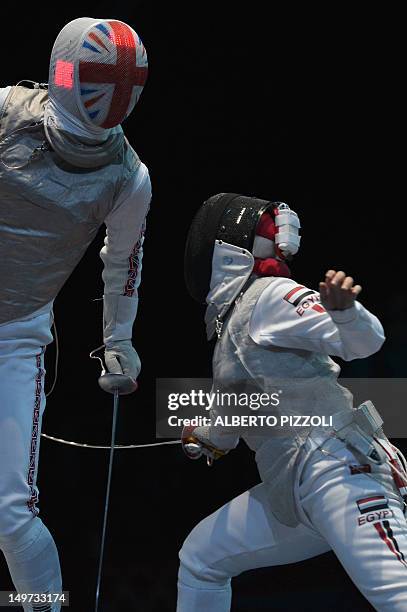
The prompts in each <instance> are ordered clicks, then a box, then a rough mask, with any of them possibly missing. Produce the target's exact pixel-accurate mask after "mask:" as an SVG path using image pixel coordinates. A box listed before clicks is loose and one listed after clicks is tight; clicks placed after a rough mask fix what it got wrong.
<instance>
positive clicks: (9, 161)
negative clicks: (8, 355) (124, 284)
mask: <svg viewBox="0 0 407 612" xmlns="http://www.w3.org/2000/svg"><path fill="white" fill-rule="evenodd" d="M47 97H48V94H47V91H46V90H44V89H28V88H26V87H20V86H16V87H12V88H11V91H10V92H9V95H8V97H7V99H6V101H5V104H4V107H3V111H2V114H1V116H0V324H2V323H6V322H9V321H13V320H18V319H21V318H23V317H26V316H28V315H30V314H31V313H33V312H35V311H36V310H38V309H39V308H41V307H43V306H45V305H46V304H47V303H49V302H50V301H52V300H53V299H54V298H55V297H56V295H57V294H58V292H59V291H60V289H61V287H62V286H63V284H64V283H65V281H66V280H67V278H68V277H69V275H70V274H71V272H72V271H73V269H74V268H75V266H76V265H77V263H78V262H79V260H80V259H81V257H82V255H83V254H84V252H85V250H86V249H87V247H88V246H89V244H90V243H91V242H92V240H93V238H94V237H95V235H96V233H97V231H98V229H99V227H100V226H101V224H102V223H103V221H104V219H105V218H106V216H107V215H108V214H109V212H110V211H111V210H112V208H113V206H114V204H115V199H116V197H117V195H118V194H119V192H120V190H121V189H122V187H123V185H124V183H125V182H126V181H127V180H128V179H130V177H131V176H132V175H133V174H134V173H135V172H136V171H137V168H138V166H139V164H140V160H139V158H138V156H137V154H136V153H135V151H134V150H133V149H132V147H131V146H130V145H129V143H128V142H127V141H126V139H124V146H123V150H122V151H121V152H120V154H119V155H118V156H117V158H116V159H115V160H114V162H112V163H110V164H108V165H106V166H103V167H99V168H92V169H88V168H87V169H83V168H77V167H74V166H71V165H69V164H67V163H66V162H64V161H63V160H62V159H61V158H60V157H58V156H57V155H56V153H55V152H54V151H52V150H51V149H50V147H49V146H48V145H47V142H46V138H45V133H44V128H43V124H42V117H43V114H44V106H45V104H46V102H47Z"/></svg>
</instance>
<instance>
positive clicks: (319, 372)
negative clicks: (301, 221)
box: [211, 278, 353, 526]
mask: <svg viewBox="0 0 407 612" xmlns="http://www.w3.org/2000/svg"><path fill="white" fill-rule="evenodd" d="M271 280H272V279H270V278H261V279H256V280H254V282H252V284H251V285H250V286H249V288H248V289H247V290H246V291H245V292H244V293H243V294H242V295H241V297H239V298H238V299H237V301H236V303H235V306H234V308H233V311H232V313H231V315H230V316H229V319H228V320H226V321H225V324H224V325H223V330H222V335H221V337H220V339H218V341H217V344H216V347H215V352H214V356H213V389H214V391H218V390H219V392H220V393H224V394H228V393H236V394H238V395H239V396H241V395H244V396H246V395H249V396H252V397H254V398H256V397H258V396H259V394H260V393H267V394H268V395H273V394H274V398H277V401H278V405H270V406H267V407H260V408H259V409H257V410H255V411H252V410H251V409H248V408H241V407H238V409H237V410H236V408H235V407H234V408H233V410H234V411H235V412H236V411H238V412H239V413H243V412H244V413H245V414H252V415H264V417H266V416H267V415H272V416H275V417H277V423H278V424H279V423H281V419H280V417H281V416H288V417H290V416H291V417H294V416H296V415H301V416H302V415H304V416H308V415H309V416H325V417H326V418H327V417H329V416H331V415H333V414H335V413H337V412H340V411H342V410H352V409H353V396H352V394H351V393H350V391H348V390H347V389H346V388H345V387H342V386H341V385H340V384H339V383H338V380H337V378H338V375H339V372H340V368H339V366H338V365H337V364H336V363H335V362H334V361H333V360H332V359H331V358H330V357H329V356H328V355H324V354H322V353H316V352H311V351H306V350H296V349H285V348H279V347H276V346H274V347H273V346H268V347H264V346H260V345H258V344H256V343H255V342H254V341H253V340H252V339H251V337H250V335H249V328H250V318H251V315H252V312H253V309H254V307H255V304H256V302H257V300H258V298H259V297H260V295H261V293H262V292H263V291H264V289H265V288H266V287H267V285H268V284H269V283H270V282H271ZM252 394H253V395H252ZM273 404H275V402H273ZM233 410H232V412H233ZM228 412H230V408H229V407H227V406H226V407H224V406H223V407H222V408H220V407H219V405H217V406H216V407H215V408H214V409H213V410H212V412H211V417H212V419H213V418H214V417H215V418H216V417H217V416H220V415H221V414H222V416H224V415H225V414H228ZM293 422H295V421H293ZM312 431H313V433H314V434H317V435H320V436H324V435H326V433H327V428H325V427H321V428H314V429H312ZM235 432H236V430H235ZM310 432H311V428H310V427H290V426H289V425H286V426H283V427H280V426H279V425H278V426H275V427H273V426H267V425H265V426H264V427H263V428H260V427H253V428H248V429H246V430H245V431H241V432H240V436H241V437H242V438H243V439H244V440H245V442H246V443H247V445H248V446H249V447H250V448H251V449H252V450H253V451H255V453H256V462H257V466H258V469H259V473H260V476H261V478H262V480H263V482H265V483H267V486H268V490H269V502H270V508H271V510H272V512H273V513H274V515H275V516H276V517H277V518H278V520H280V521H281V522H282V523H284V524H287V525H289V526H295V525H296V524H298V519H297V516H296V512H295V503H294V481H295V475H296V469H295V468H296V465H297V464H298V459H299V453H300V450H301V448H302V447H303V445H304V443H305V441H306V439H307V436H308V435H309V434H310ZM236 433H237V432H236Z"/></svg>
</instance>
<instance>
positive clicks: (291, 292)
mask: <svg viewBox="0 0 407 612" xmlns="http://www.w3.org/2000/svg"><path fill="white" fill-rule="evenodd" d="M305 293H307V294H311V293H315V291H314V290H313V289H309V288H308V287H306V286H305V285H302V284H301V283H298V282H297V281H295V280H293V279H292V278H286V277H281V276H274V277H273V278H271V279H270V282H269V283H268V284H267V285H266V287H265V288H264V289H263V291H262V292H261V294H260V296H259V299H258V303H261V302H267V303H269V302H270V301H272V302H275V301H280V300H285V301H291V299H297V298H298V297H300V296H303V295H304V294H305ZM294 296H295V298H294Z"/></svg>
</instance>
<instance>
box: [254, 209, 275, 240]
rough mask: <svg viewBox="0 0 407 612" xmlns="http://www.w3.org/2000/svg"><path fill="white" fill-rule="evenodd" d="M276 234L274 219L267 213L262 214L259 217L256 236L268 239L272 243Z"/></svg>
mask: <svg viewBox="0 0 407 612" xmlns="http://www.w3.org/2000/svg"><path fill="white" fill-rule="evenodd" d="M276 233H277V228H276V225H275V223H274V219H273V218H272V216H271V215H270V214H269V213H267V212H265V213H263V214H262V216H261V217H260V221H259V223H258V225H257V228H256V234H257V236H262V237H263V238H268V239H269V240H273V242H274V239H275V236H276Z"/></svg>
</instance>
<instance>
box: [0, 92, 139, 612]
mask: <svg viewBox="0 0 407 612" xmlns="http://www.w3.org/2000/svg"><path fill="white" fill-rule="evenodd" d="M11 89H12V88H5V89H4V90H0V125H1V129H3V124H2V121H1V119H2V117H4V115H3V111H2V110H1V106H2V105H3V104H5V103H6V101H7V100H9V96H10V92H11ZM14 92H15V93H14V95H15V98H13V99H14V100H15V99H16V96H17V97H18V96H19V98H18V104H20V102H21V106H22V107H23V108H24V104H25V107H26V108H29V109H30V110H31V112H32V113H34V112H38V113H40V112H42V111H41V109H42V107H43V98H44V96H45V95H46V94H45V93H44V92H43V91H38V92H33V91H32V90H25V89H24V88H14ZM24 96H27V100H30V102H29V103H25V102H24V100H25V98H24ZM37 96H38V97H37ZM37 100H39V102H37ZM6 104H7V103H6ZM16 104H17V103H16ZM7 108H8V107H7ZM33 109H34V110H33ZM10 115H12V113H10ZM16 117H17V119H16V120H18V121H20V120H21V121H23V122H24V121H25V122H26V124H29V123H30V119H29V117H27V118H25V116H24V112H23V111H21V112H20V114H19V113H16ZM21 117H22V119H21ZM12 119H13V116H11V117H9V118H8V121H10V120H12ZM26 127H27V126H26V125H25V124H24V129H25V128H26ZM28 129H31V128H30V127H29V128H28ZM33 129H35V130H36V132H35V138H39V139H40V140H41V139H42V138H43V133H42V132H41V130H42V128H41V125H39V123H38V122H36V123H35V128H33ZM25 133H26V132H24V130H22V131H21V132H13V133H12V134H11V136H10V138H16V139H17V145H16V146H15V147H14V148H12V154H13V155H15V154H16V153H15V151H17V155H20V152H22V153H24V152H25V155H26V159H24V160H22V163H19V160H17V161H16V160H14V163H10V160H9V158H8V157H7V156H9V155H10V151H9V150H8V148H7V143H8V140H7V138H5V139H4V140H3V141H2V142H0V156H1V165H0V172H1V173H3V174H4V177H5V178H3V177H2V181H1V185H0V196H1V198H2V199H1V213H0V242H1V248H4V249H5V251H7V252H6V255H4V256H2V257H1V258H0V259H1V262H0V281H1V291H0V321H1V324H0V550H1V551H2V552H3V553H4V556H5V558H6V561H7V564H8V567H9V570H10V574H11V577H12V579H13V582H14V585H15V587H16V589H17V590H18V591H19V592H22V593H59V592H60V591H61V588H62V585H61V571H60V566H59V560H58V553H57V550H56V547H55V544H54V541H53V539H52V536H51V535H50V533H49V531H48V530H47V528H46V527H45V526H44V524H43V523H42V521H41V519H40V518H39V517H38V516H37V515H38V506H37V502H38V489H37V486H36V477H37V470H38V455H39V446H40V433H41V419H42V415H43V412H44V409H45V395H44V375H45V370H44V351H45V347H46V345H47V344H49V343H50V342H51V341H52V335H51V332H50V327H51V324H52V321H51V318H52V304H53V300H54V298H55V297H56V295H57V293H58V291H59V289H60V287H61V286H62V285H63V283H64V282H65V280H66V278H67V277H68V276H69V275H70V273H71V272H72V271H73V269H74V267H75V265H76V264H77V262H78V261H79V260H80V258H81V257H82V255H83V253H84V252H85V250H86V248H87V246H88V244H89V243H90V242H91V240H92V239H93V237H94V236H95V235H96V233H97V230H98V228H99V227H100V226H101V225H102V223H105V225H106V238H105V243H104V246H103V248H102V250H101V253H100V255H101V258H102V260H103V264H104V269H103V273H102V274H103V280H104V284H105V302H104V326H103V338H104V341H105V343H106V344H107V343H115V342H120V341H122V340H126V339H129V338H131V337H132V327H133V323H134V319H135V316H136V312H137V304H138V297H137V289H138V286H139V284H140V279H141V262H142V253H143V249H142V245H143V240H144V231H145V217H146V214H147V212H148V209H149V205H150V200H151V184H150V178H149V173H148V170H147V168H146V166H145V165H144V164H143V163H141V162H140V160H138V158H137V156H136V154H135V153H134V152H132V150H131V147H130V145H126V155H127V157H125V159H124V163H123V165H122V166H121V165H120V163H116V164H112V166H111V169H109V167H107V166H106V167H104V168H100V169H99V168H96V169H93V170H92V172H91V171H89V173H88V172H86V171H83V170H81V171H80V172H78V173H73V172H72V169H71V170H66V167H65V166H62V167H59V166H58V164H59V162H58V161H56V160H55V153H54V152H52V151H49V150H44V151H42V153H41V155H40V156H39V158H38V159H36V158H35V159H34V161H32V160H31V158H28V156H27V153H26V152H27V151H28V152H30V150H31V149H30V148H29V147H30V146H31V142H30V141H29V140H27V139H28V138H31V136H27V137H26V136H25V135H24V134H25ZM20 134H22V136H21V137H20ZM19 138H21V139H22V140H21V141H20V142H19V141H18V139H19ZM24 139H26V140H24ZM40 140H39V141H38V142H40ZM21 142H22V146H20V148H19V144H20V145H21ZM20 161H21V160H20ZM36 172H38V173H39V174H38V176H39V177H40V179H41V180H39V179H38V181H36ZM14 181H16V182H17V185H18V184H21V186H22V187H21V189H17V188H13V185H14ZM19 181H20V183H18V182H19ZM64 181H65V183H64ZM85 183H86V184H85ZM14 198H15V199H18V205H15V206H13V204H15V202H14V200H13V199H14ZM18 211H23V212H25V213H26V214H21V215H20V218H18V219H17V213H18ZM10 237H11V238H10ZM14 237H15V239H14ZM3 238H4V240H3ZM7 240H8V241H10V243H11V248H10V249H9V250H7V249H6V248H5V246H4V245H5V243H6V241H7ZM27 251H28V252H27ZM20 260H21V263H20ZM10 270H11V271H10ZM14 272H15V273H14ZM25 293H26V294H27V295H25ZM24 610H25V611H26V612H33V611H34V612H35V611H38V612H40V611H41V612H48V611H49V612H51V610H52V612H55V611H57V610H60V605H59V604H54V605H53V606H49V607H44V605H42V606H38V607H36V606H35V605H34V606H32V605H28V604H27V605H26V606H25V607H24Z"/></svg>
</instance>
